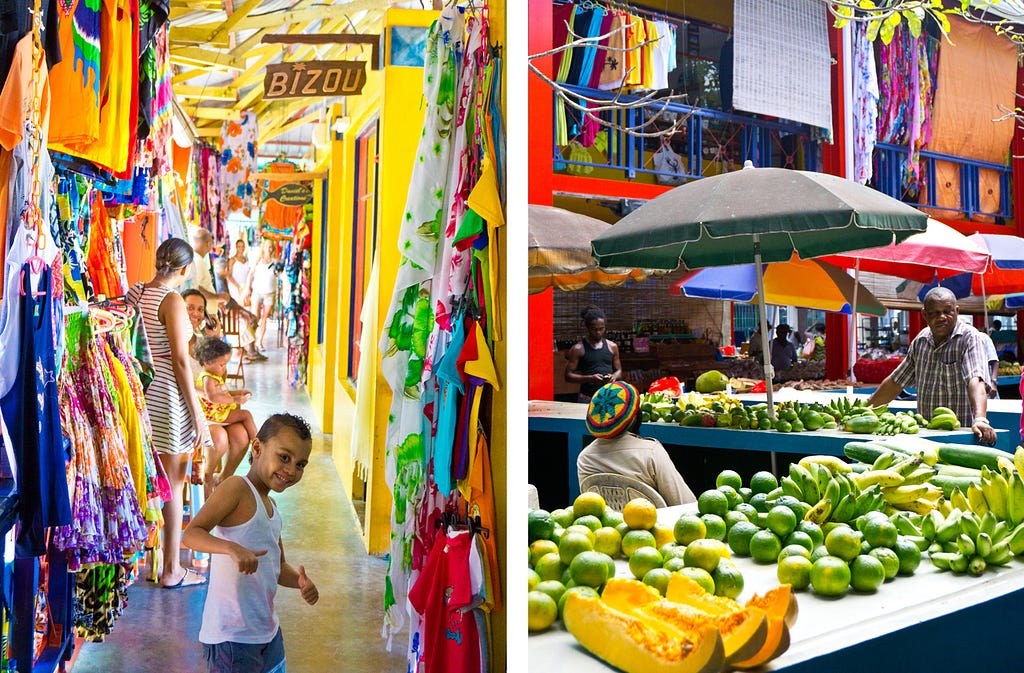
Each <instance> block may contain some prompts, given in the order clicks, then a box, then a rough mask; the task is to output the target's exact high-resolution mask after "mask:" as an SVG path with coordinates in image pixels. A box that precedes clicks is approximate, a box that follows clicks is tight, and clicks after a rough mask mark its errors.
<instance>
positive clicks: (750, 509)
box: [725, 502, 757, 524]
mask: <svg viewBox="0 0 1024 673" xmlns="http://www.w3.org/2000/svg"><path fill="white" fill-rule="evenodd" d="M733 511H735V512H736V513H737V514H742V515H743V516H744V517H746V519H747V521H753V520H754V517H755V516H757V508H756V507H754V506H753V505H751V504H750V503H749V502H741V503H740V504H738V505H736V509H735V510H733ZM725 523H726V524H728V523H729V517H728V514H727V515H726V517H725Z"/></svg>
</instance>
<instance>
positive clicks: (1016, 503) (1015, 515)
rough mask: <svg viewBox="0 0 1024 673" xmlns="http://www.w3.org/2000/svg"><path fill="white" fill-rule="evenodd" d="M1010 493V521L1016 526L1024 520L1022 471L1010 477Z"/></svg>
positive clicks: (1023, 479)
mask: <svg viewBox="0 0 1024 673" xmlns="http://www.w3.org/2000/svg"><path fill="white" fill-rule="evenodd" d="M1008 481H1009V486H1010V494H1009V499H1008V500H1007V507H1006V509H1007V510H1008V513H1009V515H1010V523H1012V524H1013V525H1014V526H1016V525H1017V524H1018V523H1020V522H1022V521H1024V477H1021V475H1020V473H1019V472H1018V473H1014V474H1013V475H1012V476H1011V477H1010V478H1009V480H1008Z"/></svg>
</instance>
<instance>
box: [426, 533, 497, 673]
mask: <svg viewBox="0 0 1024 673" xmlns="http://www.w3.org/2000/svg"><path fill="white" fill-rule="evenodd" d="M472 542H473V538H472V536H471V535H470V534H469V533H466V532H462V533H456V534H454V535H438V536H437V538H436V539H435V540H434V546H433V548H432V549H431V550H430V556H429V557H428V558H427V564H426V565H425V566H424V567H423V571H422V572H421V573H420V576H419V578H417V580H416V584H415V585H413V587H412V590H411V591H409V602H410V603H412V606H413V607H414V608H416V611H417V612H419V613H420V614H421V615H422V616H423V641H424V642H423V646H424V647H423V649H424V662H425V664H426V666H425V671H426V673H443V672H447V671H459V672H460V673H471V672H473V671H479V670H480V635H479V633H478V631H477V627H476V619H475V618H474V616H473V613H472V612H471V611H469V610H467V611H466V612H462V610H461V609H460V608H463V607H467V606H469V605H470V604H471V603H472V601H473V587H472V582H471V580H470V576H469V550H470V545H471V544H472Z"/></svg>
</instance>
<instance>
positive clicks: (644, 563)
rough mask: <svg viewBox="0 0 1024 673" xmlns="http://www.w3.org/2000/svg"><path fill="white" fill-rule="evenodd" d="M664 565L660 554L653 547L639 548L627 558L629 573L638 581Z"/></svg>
mask: <svg viewBox="0 0 1024 673" xmlns="http://www.w3.org/2000/svg"><path fill="white" fill-rule="evenodd" d="M662 563H664V559H662V558H661V553H660V552H659V551H658V550H657V549H655V548H654V547H640V548H639V549H637V550H636V551H634V552H633V554H632V555H631V556H630V557H629V571H630V572H631V573H633V577H635V578H637V579H638V580H640V579H643V578H644V575H646V574H647V573H648V572H650V571H651V570H654V569H655V568H660V567H661V564H662Z"/></svg>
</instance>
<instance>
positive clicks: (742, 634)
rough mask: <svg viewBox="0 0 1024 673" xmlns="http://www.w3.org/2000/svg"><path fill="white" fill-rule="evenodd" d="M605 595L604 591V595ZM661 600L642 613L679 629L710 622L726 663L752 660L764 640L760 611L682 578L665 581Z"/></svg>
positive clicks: (765, 630) (765, 621)
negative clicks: (720, 640) (719, 642)
mask: <svg viewBox="0 0 1024 673" xmlns="http://www.w3.org/2000/svg"><path fill="white" fill-rule="evenodd" d="M607 592H608V589H607V588H605V595H607ZM665 598H666V600H664V601H661V602H658V603H652V604H650V605H648V606H646V607H644V608H643V610H644V612H648V613H650V614H654V615H657V616H658V618H660V619H665V620H667V621H669V622H671V623H673V624H677V625H680V626H686V625H691V624H696V623H700V622H701V621H703V620H710V621H711V622H712V623H714V624H715V626H717V627H718V630H719V632H720V633H721V635H722V644H723V645H724V646H725V661H726V663H731V662H733V661H743V660H746V659H749V658H750V657H752V656H754V655H755V654H757V653H758V652H759V651H760V650H761V648H762V647H763V646H764V643H765V640H766V639H767V637H768V619H767V616H766V615H765V613H764V612H763V611H760V610H747V609H746V608H744V607H743V606H741V605H740V604H739V603H737V602H736V601H734V600H733V599H731V598H726V597H724V596H714V595H712V594H709V593H707V592H706V591H704V589H703V588H702V587H701V586H700V585H699V584H697V583H696V582H694V581H693V580H691V579H690V578H688V577H685V576H683V575H679V574H676V575H673V577H672V579H671V580H669V583H668V589H667V590H666V592H665Z"/></svg>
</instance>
